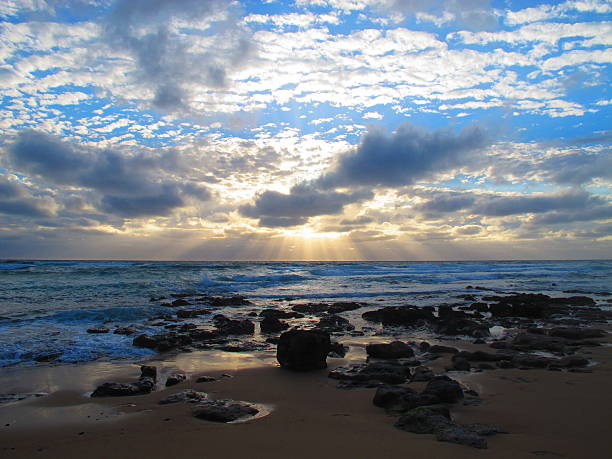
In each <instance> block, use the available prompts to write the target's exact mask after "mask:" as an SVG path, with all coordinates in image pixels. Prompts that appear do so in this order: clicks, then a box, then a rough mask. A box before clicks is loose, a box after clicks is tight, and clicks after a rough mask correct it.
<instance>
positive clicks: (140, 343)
mask: <svg viewBox="0 0 612 459" xmlns="http://www.w3.org/2000/svg"><path fill="white" fill-rule="evenodd" d="M132 344H133V345H134V346H136V347H146V348H149V349H155V347H156V346H157V340H156V339H154V338H153V337H152V336H151V335H147V334H144V333H143V334H142V335H138V336H137V337H136V338H134V340H133V341H132Z"/></svg>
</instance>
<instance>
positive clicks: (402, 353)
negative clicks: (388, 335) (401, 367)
mask: <svg viewBox="0 0 612 459" xmlns="http://www.w3.org/2000/svg"><path fill="white" fill-rule="evenodd" d="M366 353H367V354H368V356H370V357H374V358H377V359H401V358H410V357H414V351H413V350H412V348H411V347H410V345H408V344H406V343H404V342H402V341H393V342H391V343H373V344H368V345H367V346H366Z"/></svg>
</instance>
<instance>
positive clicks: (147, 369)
mask: <svg viewBox="0 0 612 459" xmlns="http://www.w3.org/2000/svg"><path fill="white" fill-rule="evenodd" d="M140 377H141V378H152V379H153V381H157V367H154V366H153V365H142V366H141V367H140Z"/></svg>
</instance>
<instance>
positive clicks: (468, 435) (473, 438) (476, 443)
mask: <svg viewBox="0 0 612 459" xmlns="http://www.w3.org/2000/svg"><path fill="white" fill-rule="evenodd" d="M436 440H438V441H445V442H449V443H457V444H459V445H466V446H471V447H473V448H479V449H486V448H487V440H486V439H484V438H483V437H481V436H480V435H478V434H476V433H474V432H472V431H471V430H469V429H467V428H465V427H463V426H458V425H449V426H446V427H443V428H440V429H438V430H437V431H436Z"/></svg>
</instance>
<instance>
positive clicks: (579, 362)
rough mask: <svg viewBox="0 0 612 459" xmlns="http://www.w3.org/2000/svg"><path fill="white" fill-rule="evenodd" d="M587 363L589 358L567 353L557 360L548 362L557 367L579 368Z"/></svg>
mask: <svg viewBox="0 0 612 459" xmlns="http://www.w3.org/2000/svg"><path fill="white" fill-rule="evenodd" d="M588 364H589V360H588V359H586V358H584V357H582V356H579V355H568V356H567V357H563V358H562V359H559V360H557V361H556V362H553V363H551V364H550V366H555V367H558V368H580V367H586V366H587V365H588Z"/></svg>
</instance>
